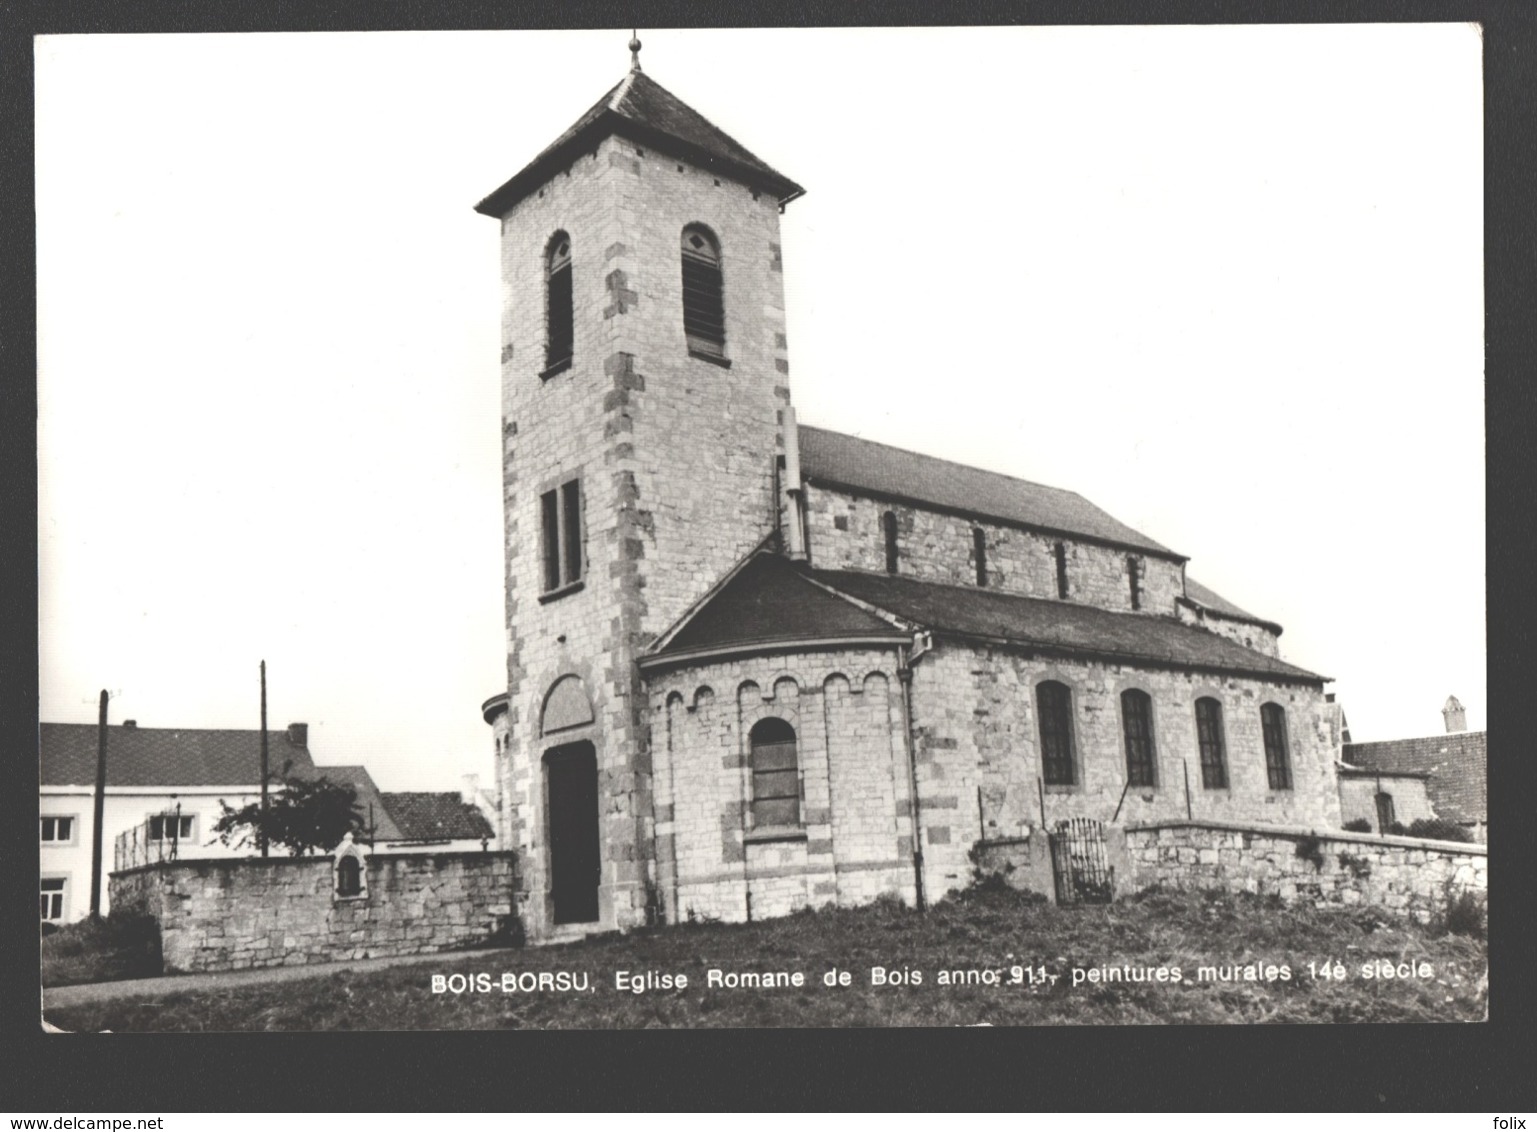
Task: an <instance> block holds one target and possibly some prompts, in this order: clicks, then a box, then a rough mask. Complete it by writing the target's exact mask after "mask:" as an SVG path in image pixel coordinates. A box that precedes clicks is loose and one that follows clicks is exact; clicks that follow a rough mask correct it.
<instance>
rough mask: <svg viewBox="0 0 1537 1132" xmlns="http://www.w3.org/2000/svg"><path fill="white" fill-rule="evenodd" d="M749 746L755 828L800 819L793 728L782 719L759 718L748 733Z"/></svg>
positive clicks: (791, 824)
mask: <svg viewBox="0 0 1537 1132" xmlns="http://www.w3.org/2000/svg"><path fill="white" fill-rule="evenodd" d="M749 742H750V744H751V746H752V758H751V761H752V825H753V828H754V829H765V828H774V827H779V828H783V827H787V826H790V827H793V826H799V825H800V823H801V787H800V772H799V769H798V766H797V762H796V755H795V728H793V727H791V726H790V725H789V724H788V723H786V722H785V721H784V720H782V719H777V718H775V717H772V716H770V717H769V718H768V719H760V720H759V721H758V723H757V724H756V725H755V726H754V727H753V729H752V732H751V734H750V736H749Z"/></svg>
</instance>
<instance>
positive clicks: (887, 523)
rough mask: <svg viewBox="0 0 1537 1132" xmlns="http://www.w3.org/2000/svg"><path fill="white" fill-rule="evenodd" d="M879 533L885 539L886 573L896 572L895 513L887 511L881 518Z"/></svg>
mask: <svg viewBox="0 0 1537 1132" xmlns="http://www.w3.org/2000/svg"><path fill="white" fill-rule="evenodd" d="M881 533H882V534H884V535H885V537H886V573H888V574H895V573H896V572H897V513H896V512H895V511H887V512H886V513H885V514H884V515H882V516H881Z"/></svg>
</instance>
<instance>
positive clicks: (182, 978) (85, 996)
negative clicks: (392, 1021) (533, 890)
mask: <svg viewBox="0 0 1537 1132" xmlns="http://www.w3.org/2000/svg"><path fill="white" fill-rule="evenodd" d="M509 950H512V949H509V948H488V949H487V950H484V951H476V952H474V954H475V955H485V956H493V955H502V954H505V953H506V952H508V951H509ZM466 954H469V953H468V952H464V951H446V952H439V953H437V954H434V955H396V956H391V957H390V958H387V959H348V960H343V961H342V962H339V963H310V964H308V965H306V966H303V967H263V968H261V969H259V970H254V971H214V972H211V973H208V974H202V975H163V976H161V977H160V978H157V979H120V980H118V981H117V982H111V983H82V984H80V985H79V986H72V987H45V988H44V990H43V1013H44V1014H45V1015H46V1014H47V1012H48V1011H49V1010H52V1009H54V1008H57V1007H65V1006H79V1005H81V1004H82V1003H89V1002H106V1001H108V1000H110V999H115V998H134V997H136V996H142V997H140V1001H142V1002H157V1001H159V1000H160V999H162V998H164V997H165V996H166V995H169V994H176V993H178V992H179V991H217V990H224V989H226V988H231V987H247V986H253V985H258V984H262V983H292V982H298V981H300V980H302V979H321V978H327V977H329V976H331V975H334V974H336V972H338V971H377V970H379V969H380V968H382V967H403V966H406V965H408V964H411V963H422V964H427V963H439V964H441V963H443V962H445V961H448V960H453V959H459V958H462V957H463V956H464V955H466Z"/></svg>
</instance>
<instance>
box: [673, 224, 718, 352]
mask: <svg viewBox="0 0 1537 1132" xmlns="http://www.w3.org/2000/svg"><path fill="white" fill-rule="evenodd" d="M683 333H684V335H685V336H686V337H687V338H688V348H689V351H690V352H691V353H696V354H705V355H707V356H709V357H714V358H720V357H724V356H725V353H726V303H725V299H724V298H723V297H722V288H721V270H720V245H719V244H718V243H716V242H715V237H714V236H712V235H711V234H710V233H709V231H708V230H707V229H705V228H704V227H702V226H700V225H698V224H691V225H689V226H688V227H687V228H685V229H683Z"/></svg>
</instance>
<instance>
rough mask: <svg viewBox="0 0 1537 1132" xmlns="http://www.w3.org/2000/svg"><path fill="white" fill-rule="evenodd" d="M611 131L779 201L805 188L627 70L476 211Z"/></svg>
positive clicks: (541, 177) (500, 202)
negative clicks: (765, 192) (745, 185)
mask: <svg viewBox="0 0 1537 1132" xmlns="http://www.w3.org/2000/svg"><path fill="white" fill-rule="evenodd" d="M610 134H618V135H620V136H621V137H627V138H631V139H633V140H635V141H638V142H643V143H647V144H649V145H651V146H653V147H654V148H655V149H657V150H659V151H661V152H664V153H668V154H670V155H672V156H674V157H681V158H683V159H684V160H686V161H690V162H692V163H693V164H695V165H697V166H699V167H700V168H702V169H706V170H709V171H711V172H716V173H721V174H724V175H725V176H728V177H731V178H732V179H733V180H738V181H743V182H745V183H746V184H748V185H750V186H752V187H754V188H758V189H764V190H766V191H768V192H771V193H773V194H774V195H775V196H776V197H777V198H778V199H779V200H780V201H781V202H783V201H787V200H789V199H790V198H792V197H797V196H800V195H801V194H802V193H804V192H805V190H804V189H802V188H801V187H800V186H799V185H797V184H796V183H795V182H794V181H792V180H790V179H789V178H788V177H786V176H785V175H784V174H782V173H779V172H777V171H775V170H774V169H773V168H771V167H770V166H769V165H768V164H767V163H766V162H765V161H763V160H762V159H761V158H759V157H757V156H756V155H754V154H753V153H752V152H750V151H749V150H748V149H747V147H746V146H744V145H742V144H741V143H740V142H738V141H737V140H736V139H735V138H733V137H731V136H730V135H729V134H727V133H726V132H725V131H724V130H722V129H721V128H720V127H718V126H716V125H715V124H714V123H712V122H711V121H710V120H709V119H707V118H706V117H705V116H704V115H702V114H700V113H699V112H698V111H697V110H695V109H693V108H692V107H690V106H688V105H687V104H686V103H684V102H683V101H682V100H681V99H679V98H678V97H677V95H675V94H673V93H672V92H671V91H668V90H667V89H666V88H664V87H663V86H662V85H661V84H660V83H658V82H657V81H656V80H654V79H652V78H651V77H650V76H648V75H646V74H645V73H644V72H642V71H631V72H630V73H629V74H628V75H626V76H625V77H624V79H623V80H622V81H621V82H620V83H619V84H618V85H616V86H615V87H614V88H613V89H612V90H610V91H609V92H608V93H607V94H605V95H604V96H603V97H602V98H600V99H599V100H598V101H597V102H595V103H594V104H593V105H592V106H591V107H590V108H589V109H588V110H587V112H586V113H585V114H583V115H582V116H581V117H580V118H578V119H577V120H576V122H575V123H573V124H572V126H571V128H570V129H568V130H566V132H565V133H563V134H561V135H560V137H558V138H556V139H555V140H554V141H553V142H551V143H550V145H549V146H547V147H546V148H545V149H544V150H543V151H542V152H541V153H540V154H539V156H537V157H535V158H534V159H533V161H531V162H529V163H528V165H526V166H524V167H523V169H521V170H520V171H519V172H518V173H517V174H516V175H515V176H513V178H512V179H511V180H509V181H507V182H506V183H505V184H504V185H502V186H501V187H500V188H498V189H497V190H496V191H495V192H493V193H491V194H490V195H489V196H488V197H486V198H485V199H484V200H482V201H481V202H480V203H479V204H477V205H476V206H475V211H476V212H480V213H483V214H485V215H487V216H503V215H505V214H506V212H507V210H508V209H509V208H511V207H512V206H513V205H515V204H517V203H518V201H520V200H522V199H523V198H524V197H526V196H528V194H529V193H531V192H533V191H534V190H535V189H536V188H538V187H539V186H540V185H542V184H543V183H544V182H545V181H547V180H549V178H550V177H551V176H552V175H553V174H554V173H555V172H557V171H558V170H559V169H561V168H562V167H564V166H568V165H570V163H571V162H572V161H573V160H574V159H575V158H577V157H579V156H581V155H582V154H583V153H584V152H587V151H589V150H591V149H592V148H593V147H594V146H596V145H597V143H598V142H600V141H602V140H603V139H604V138H605V137H608V136H609V135H610Z"/></svg>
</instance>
